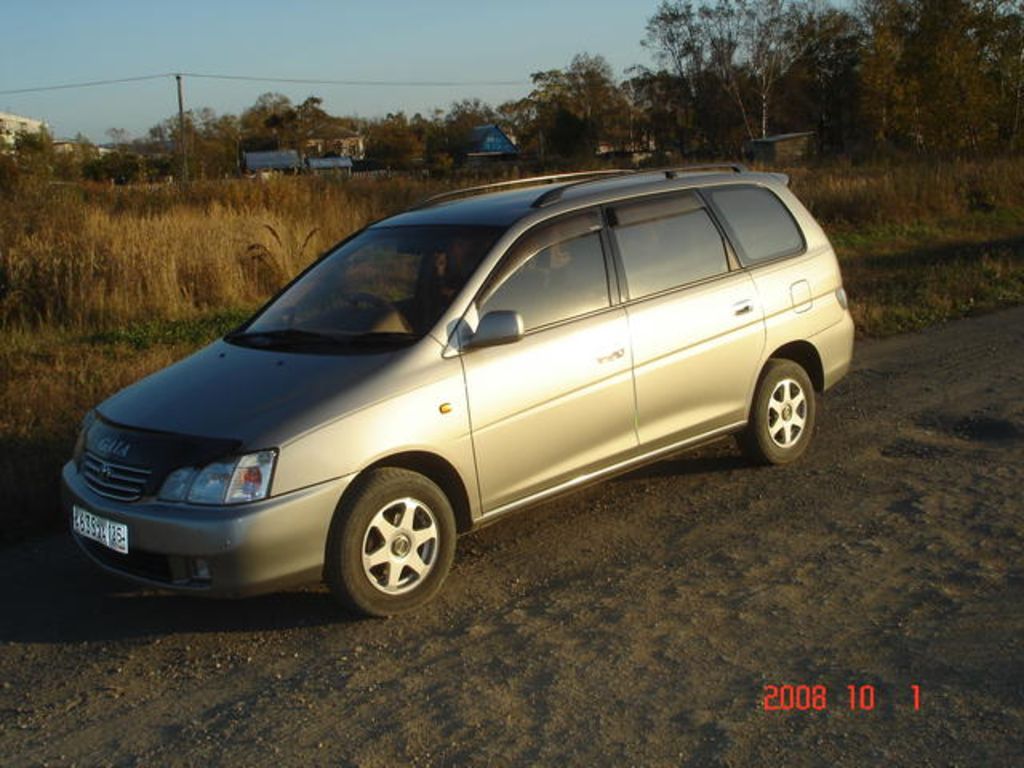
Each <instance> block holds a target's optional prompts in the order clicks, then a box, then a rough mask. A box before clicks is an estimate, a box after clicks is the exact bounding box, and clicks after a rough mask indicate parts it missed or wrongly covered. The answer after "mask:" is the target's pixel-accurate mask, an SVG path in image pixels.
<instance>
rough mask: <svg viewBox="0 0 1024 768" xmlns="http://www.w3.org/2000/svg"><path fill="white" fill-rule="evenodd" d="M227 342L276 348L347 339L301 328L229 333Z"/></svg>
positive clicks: (342, 342)
mask: <svg viewBox="0 0 1024 768" xmlns="http://www.w3.org/2000/svg"><path fill="white" fill-rule="evenodd" d="M224 339H225V341H233V342H239V343H242V344H248V345H251V346H260V347H262V346H266V347H271V346H276V345H280V344H286V345H290V344H345V343H346V342H347V338H346V337H344V336H334V335H331V334H328V333H321V332H319V331H305V330H302V329H301V328H279V329H277V330H273V331H242V332H240V333H229V334H228V335H227V336H225V337H224Z"/></svg>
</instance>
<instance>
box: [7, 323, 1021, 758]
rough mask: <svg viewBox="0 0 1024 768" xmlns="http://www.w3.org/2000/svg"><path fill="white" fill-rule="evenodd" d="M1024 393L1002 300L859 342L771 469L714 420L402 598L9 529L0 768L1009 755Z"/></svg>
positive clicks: (533, 517) (1016, 670) (1016, 684)
mask: <svg viewBox="0 0 1024 768" xmlns="http://www.w3.org/2000/svg"><path fill="white" fill-rule="evenodd" d="M1022 396H1024V308H1019V309H1014V310H1010V311H1005V312H1001V313H998V314H992V315H988V316H984V317H980V318H975V319H970V320H965V321H961V322H957V323H954V324H950V325H946V326H943V327H939V328H934V329H932V330H930V331H927V332H924V333H920V334H914V335H908V336H902V337H897V338H893V339H889V340H886V341H881V342H871V343H864V344H861V345H860V346H859V347H858V349H857V358H856V363H855V370H854V372H853V373H852V374H851V375H850V376H849V377H847V379H845V380H844V381H843V382H841V383H840V384H839V385H838V386H837V387H836V388H835V389H834V390H833V391H832V392H830V393H829V394H828V395H826V396H825V397H824V398H823V401H822V405H823V407H822V409H821V411H820V415H821V418H820V423H819V429H818V433H817V435H816V438H815V444H814V445H813V446H812V449H811V454H810V455H809V456H808V457H807V458H806V459H805V460H803V461H802V462H799V463H798V464H797V465H796V466H790V467H785V468H763V469H755V468H751V467H749V466H747V465H745V464H744V462H743V461H742V459H741V458H740V456H739V453H738V451H737V450H736V449H735V448H734V447H733V445H732V443H731V442H730V441H723V442H719V443H717V444H714V445H712V446H709V447H707V448H705V449H702V450H701V451H699V452H697V453H691V454H688V455H684V456H680V457H677V458H674V459H672V460H668V461H663V462H661V463H659V464H655V465H652V466H650V467H647V468H645V469H643V470H640V471H637V472H634V473H632V474H629V475H626V476H623V477H621V478H618V479H616V480H613V481H610V482H608V483H605V484H603V485H600V486H596V487H593V488H591V489H589V490H587V491H584V492H583V493H581V494H578V495H576V496H573V497H568V498H565V499H562V500H559V501H557V502H553V503H550V504H547V505H545V506H544V507H541V508H538V509H536V510H533V511H531V512H526V513H524V514H521V515H519V516H517V517H514V518H513V519H510V520H508V521H505V522H503V523H501V524H498V525H495V526H492V527H490V528H487V529H485V530H483V531H480V532H478V533H475V534H472V535H470V536H467V537H463V538H462V539H460V541H459V552H458V554H457V557H456V564H455V568H454V571H453V573H452V575H451V577H450V578H449V581H448V584H447V586H446V588H445V590H444V591H443V592H442V594H441V596H440V598H439V599H438V600H437V601H436V602H435V603H433V604H432V605H431V606H429V607H428V608H427V609H426V610H423V611H421V612H419V613H416V614H414V615H411V616H406V617H401V618H398V619H389V620H359V619H356V618H354V617H351V616H348V615H345V614H344V613H341V612H340V611H339V610H338V609H336V608H335V606H334V604H333V603H332V602H331V600H330V598H329V596H328V595H327V593H326V591H325V590H324V589H323V588H320V587H311V588H309V589H306V590H298V591H293V592H288V593H283V594H278V595H272V596H268V597H262V598H254V599H250V600H244V601H233V602H214V601H204V600H193V599H185V598H181V597H174V596H169V595H166V594H162V593H159V592H154V591H146V590H140V589H137V588H134V587H131V586H128V585H125V584H122V583H121V582H119V581H116V580H114V579H111V578H109V577H107V576H104V575H102V574H100V573H98V572H96V571H95V570H94V569H93V568H92V567H91V566H90V565H89V564H88V563H87V562H85V560H84V558H83V557H82V556H81V555H80V554H79V553H78V552H77V550H76V549H75V547H74V545H73V544H72V543H71V542H70V540H69V539H68V537H67V536H55V537H51V538H47V539H41V540H36V541H30V542H27V543H25V544H22V545H20V546H17V547H9V548H7V549H6V550H3V551H0V573H2V574H3V578H4V586H3V590H2V594H0V616H2V626H0V762H2V763H3V764H4V765H14V766H20V765H90V766H92V765H108V764H109V765H140V766H159V765H172V766H173V765H182V766H198V765H203V766H206V765H211V766H212V765H239V766H264V765H274V766H279V765H288V766H290V765H301V766H310V765H332V766H337V765H343V766H346V765H359V766H394V765H430V766H433V765H496V766H505V765H517V766H518V765H614V766H622V765H643V766H714V765H728V766H745V765H829V766H831V765H851V766H853V765H858V766H859V765H866V764H878V765H914V766H928V765H964V766H967V765H971V766H975V765H985V766H1000V765H1020V764H1022V763H1024V740H1022V734H1024V560H1022V553H1024V513H1022V510H1024V397H1022ZM766 686H779V687H778V688H775V689H772V688H770V687H769V688H766ZM781 686H792V687H789V688H784V687H781ZM801 686H807V687H806V688H802V687H801ZM817 686H821V687H817ZM848 686H854V689H853V691H854V704H855V705H856V706H855V708H854V709H851V706H850V689H849V688H848ZM914 686H918V687H917V688H916V689H915V688H914ZM915 691H916V692H917V694H918V695H919V699H918V701H917V702H916V703H917V705H918V706H917V707H915V696H914V694H915ZM766 693H767V694H768V704H769V705H772V704H775V705H787V704H790V703H792V704H793V705H794V708H792V709H783V710H780V711H766V710H765V703H766ZM872 704H873V706H869V705H872ZM798 706H799V707H803V708H797V707H798Z"/></svg>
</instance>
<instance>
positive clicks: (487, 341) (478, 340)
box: [464, 309, 523, 349]
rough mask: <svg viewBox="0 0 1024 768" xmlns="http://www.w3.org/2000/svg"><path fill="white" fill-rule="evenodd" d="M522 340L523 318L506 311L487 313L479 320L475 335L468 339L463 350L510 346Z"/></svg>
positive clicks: (515, 313)
mask: <svg viewBox="0 0 1024 768" xmlns="http://www.w3.org/2000/svg"><path fill="white" fill-rule="evenodd" d="M521 338H523V318H522V316H521V315H520V314H519V313H518V312H511V311H509V310H506V309H499V310H495V311H494V312H488V313H487V314H486V315H484V316H483V317H482V318H480V325H478V326H477V329H476V333H474V334H473V335H472V336H470V337H469V341H467V342H466V344H465V347H464V348H465V349H477V348H478V347H494V346H497V345H498V344H511V343H513V342H516V341H519V340H520V339H521Z"/></svg>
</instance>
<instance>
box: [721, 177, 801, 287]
mask: <svg viewBox="0 0 1024 768" xmlns="http://www.w3.org/2000/svg"><path fill="white" fill-rule="evenodd" d="M704 193H705V194H706V195H707V197H708V198H710V200H711V203H712V205H713V206H714V207H715V209H716V210H717V211H718V213H719V217H720V219H721V220H722V225H723V226H724V227H725V229H726V231H727V232H728V234H729V236H730V238H731V239H732V241H733V245H735V246H736V250H737V256H738V257H739V260H740V263H741V264H743V266H745V267H749V266H752V265H754V264H760V263H761V262H765V261H771V260H773V259H779V258H783V257H785V256H795V255H797V254H799V253H803V252H804V250H805V249H806V247H807V246H806V243H805V241H804V236H803V234H802V233H801V232H800V228H799V227H798V226H797V224H796V221H794V219H793V216H792V214H791V213H790V212H789V209H788V208H786V206H785V205H783V204H782V201H781V200H779V198H778V197H776V196H775V194H774V193H773V192H771V191H769V190H767V189H765V188H763V187H744V186H730V187H718V188H713V189H707V190H705V191H704Z"/></svg>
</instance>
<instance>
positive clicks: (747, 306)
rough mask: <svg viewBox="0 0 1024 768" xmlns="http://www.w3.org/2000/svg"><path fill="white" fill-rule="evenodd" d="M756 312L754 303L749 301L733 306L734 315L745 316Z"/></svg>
mask: <svg viewBox="0 0 1024 768" xmlns="http://www.w3.org/2000/svg"><path fill="white" fill-rule="evenodd" d="M753 311H754V302H752V301H750V299H747V300H746V301H738V302H736V303H735V304H733V305H732V313H733V314H734V315H737V316H738V315H745V314H747V313H748V312H753Z"/></svg>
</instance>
